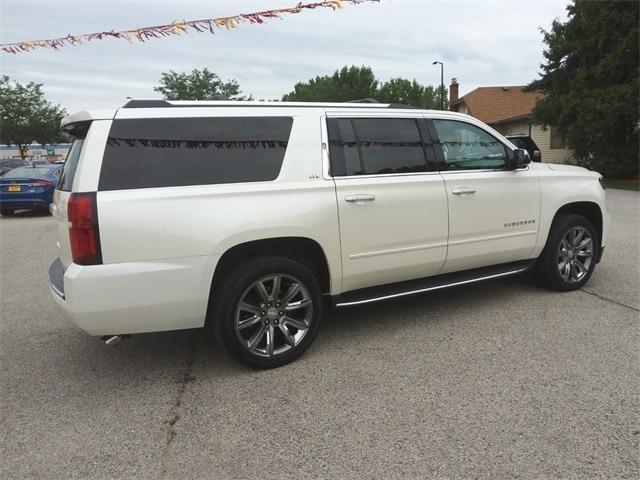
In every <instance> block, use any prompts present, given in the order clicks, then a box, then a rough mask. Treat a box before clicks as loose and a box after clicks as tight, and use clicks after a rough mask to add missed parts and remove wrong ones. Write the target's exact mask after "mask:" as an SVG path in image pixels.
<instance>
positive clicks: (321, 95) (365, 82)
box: [282, 66, 378, 102]
mask: <svg viewBox="0 0 640 480" xmlns="http://www.w3.org/2000/svg"><path fill="white" fill-rule="evenodd" d="M377 89H378V81H377V80H376V77H375V76H374V75H373V71H372V70H371V68H369V67H365V66H362V67H356V66H351V67H343V68H342V69H340V70H336V71H335V72H334V73H333V75H325V76H321V77H315V78H312V79H311V80H309V81H308V82H299V83H296V85H295V86H294V88H293V91H292V92H290V93H287V94H286V95H284V96H283V97H282V100H283V101H285V102H348V101H349V100H358V99H361V98H371V97H375V95H376V92H377Z"/></svg>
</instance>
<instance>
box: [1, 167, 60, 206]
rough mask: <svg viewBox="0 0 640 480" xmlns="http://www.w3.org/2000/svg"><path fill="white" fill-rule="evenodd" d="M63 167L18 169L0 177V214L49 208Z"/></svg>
mask: <svg viewBox="0 0 640 480" xmlns="http://www.w3.org/2000/svg"><path fill="white" fill-rule="evenodd" d="M61 173H62V165H55V164H52V165H35V166H30V167H18V168H14V169H13V170H9V171H8V172H7V173H5V174H4V175H2V176H0V214H2V215H5V216H8V215H13V212H15V211H16V210H24V209H28V210H33V209H39V208H47V209H48V208H49V204H50V203H51V201H52V200H53V191H54V190H55V188H56V186H57V185H58V180H59V179H60V174H61Z"/></svg>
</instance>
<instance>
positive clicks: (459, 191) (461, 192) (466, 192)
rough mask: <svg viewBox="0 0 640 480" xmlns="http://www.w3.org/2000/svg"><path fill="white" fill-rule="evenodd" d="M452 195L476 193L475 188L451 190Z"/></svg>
mask: <svg viewBox="0 0 640 480" xmlns="http://www.w3.org/2000/svg"><path fill="white" fill-rule="evenodd" d="M451 193H453V194H454V195H473V194H474V193H476V189H475V188H454V189H453V190H451Z"/></svg>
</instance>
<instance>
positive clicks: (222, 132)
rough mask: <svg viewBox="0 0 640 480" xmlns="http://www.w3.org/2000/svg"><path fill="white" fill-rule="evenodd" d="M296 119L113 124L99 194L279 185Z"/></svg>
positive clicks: (214, 119)
mask: <svg viewBox="0 0 640 480" xmlns="http://www.w3.org/2000/svg"><path fill="white" fill-rule="evenodd" d="M292 124H293V119H292V118H291V117H215V118H155V119H126V120H114V122H113V124H112V126H111V130H110V132H109V138H108V140H107V145H106V147H105V153H104V158H103V161H102V170H101V172H100V180H99V185H98V188H99V190H122V189H132V188H153V187H170V186H186V185H210V184H219V183H239V182H260V181H269V180H275V179H276V178H277V176H278V175H279V173H280V168H281V166H282V161H283V159H284V155H285V152H286V149H287V144H288V142H289V135H290V133H291V126H292Z"/></svg>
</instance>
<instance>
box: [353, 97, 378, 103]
mask: <svg viewBox="0 0 640 480" xmlns="http://www.w3.org/2000/svg"><path fill="white" fill-rule="evenodd" d="M347 103H380V102H379V101H378V100H376V99H375V98H370V97H368V98H359V99H358V100H349V101H348V102H347Z"/></svg>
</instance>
